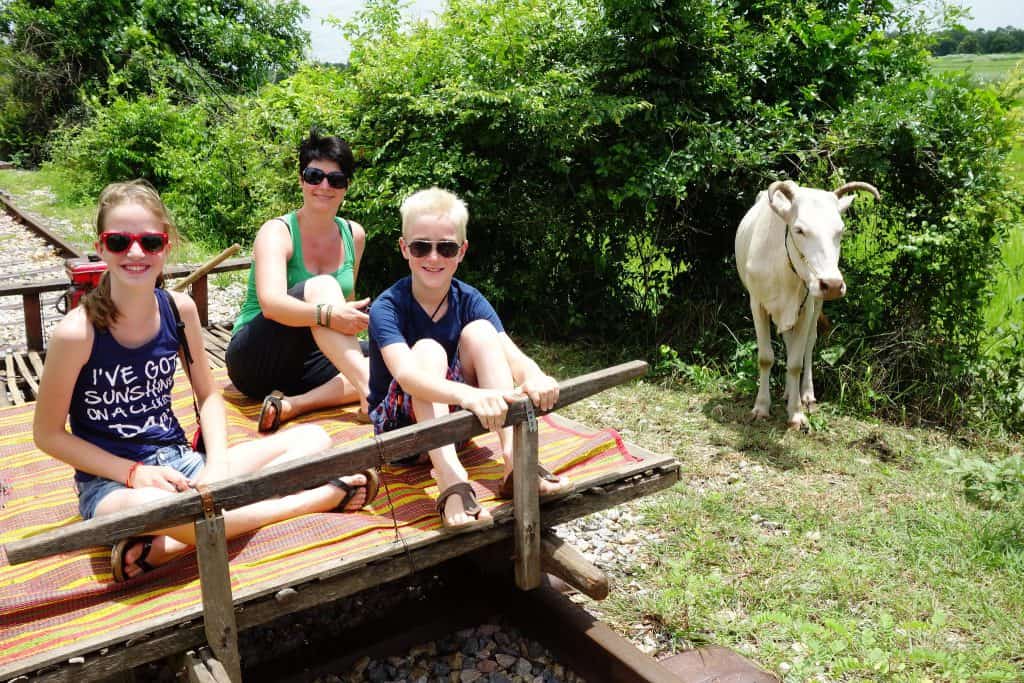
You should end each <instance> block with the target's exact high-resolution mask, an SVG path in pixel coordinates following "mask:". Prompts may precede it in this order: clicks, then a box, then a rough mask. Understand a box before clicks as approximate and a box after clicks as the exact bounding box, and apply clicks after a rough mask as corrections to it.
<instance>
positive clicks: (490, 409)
mask: <svg viewBox="0 0 1024 683" xmlns="http://www.w3.org/2000/svg"><path fill="white" fill-rule="evenodd" d="M463 387H464V395H463V397H462V400H460V401H459V405H461V406H462V407H463V408H465V409H466V410H468V411H469V412H471V413H473V414H474V415H476V416H477V418H478V419H479V420H480V424H482V425H483V426H484V429H486V430H488V431H491V432H496V431H498V430H499V429H501V428H502V427H503V426H504V425H505V414H506V413H508V401H509V398H511V399H513V400H514V399H515V397H514V396H510V397H506V396H505V392H502V391H499V390H497V389H478V388H476V387H471V386H466V385H463Z"/></svg>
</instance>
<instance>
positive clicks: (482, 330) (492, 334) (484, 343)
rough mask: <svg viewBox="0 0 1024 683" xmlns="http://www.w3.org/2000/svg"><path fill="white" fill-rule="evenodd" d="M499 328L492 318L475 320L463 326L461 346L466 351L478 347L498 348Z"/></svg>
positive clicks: (460, 338) (460, 336) (460, 339)
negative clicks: (492, 322)
mask: <svg viewBox="0 0 1024 683" xmlns="http://www.w3.org/2000/svg"><path fill="white" fill-rule="evenodd" d="M497 342H498V330H496V329H495V328H494V325H492V324H491V321H490V320H474V321H473V322H471V323H469V324H468V325H466V326H465V327H464V328H462V334H461V335H459V348H460V349H461V350H464V351H475V350H477V349H497V348H499V347H498V346H497Z"/></svg>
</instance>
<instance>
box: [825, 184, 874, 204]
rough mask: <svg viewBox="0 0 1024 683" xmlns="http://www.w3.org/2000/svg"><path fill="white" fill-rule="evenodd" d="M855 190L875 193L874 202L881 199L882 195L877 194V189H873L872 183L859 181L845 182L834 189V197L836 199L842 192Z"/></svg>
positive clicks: (846, 192) (847, 192)
mask: <svg viewBox="0 0 1024 683" xmlns="http://www.w3.org/2000/svg"><path fill="white" fill-rule="evenodd" d="M857 190H864V191H865V192H870V193H871V194H873V195H875V201H876V202H880V201H882V196H881V195H880V194H878V190H877V189H875V186H874V185H871V184H869V183H860V182H853V183H846V184H845V185H843V186H842V187H840V188H839V189H838V190H836V198H837V199H838V198H839V197H842V196H843V195H844V194H849V193H851V192H856V191H857Z"/></svg>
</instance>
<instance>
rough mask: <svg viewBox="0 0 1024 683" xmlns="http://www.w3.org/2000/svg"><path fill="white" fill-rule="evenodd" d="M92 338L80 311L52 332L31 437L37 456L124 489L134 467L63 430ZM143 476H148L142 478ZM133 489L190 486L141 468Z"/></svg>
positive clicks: (175, 476) (170, 473) (164, 471)
mask: <svg viewBox="0 0 1024 683" xmlns="http://www.w3.org/2000/svg"><path fill="white" fill-rule="evenodd" d="M93 334H94V333H93V329H92V325H91V324H89V322H88V320H87V319H86V317H85V312H84V311H83V310H82V309H81V308H77V309H75V310H73V311H72V312H71V313H69V314H68V315H67V316H66V317H65V318H64V320H62V321H61V322H60V323H59V324H58V325H57V327H56V328H55V329H54V331H53V334H52V335H51V337H50V346H49V349H48V351H47V354H46V364H45V365H44V366H43V376H42V377H41V378H40V380H39V395H38V398H37V402H36V407H35V414H34V416H33V421H32V437H33V439H34V440H35V443H36V446H37V447H38V448H39V450H41V451H43V452H44V453H47V454H49V455H51V456H53V457H55V458H57V459H58V460H61V461H62V462H65V463H67V464H68V465H71V466H72V467H74V468H75V469H77V470H81V471H83V472H88V473H89V474H93V475H96V476H99V477H103V478H105V479H110V480H112V481H117V482H122V483H123V482H125V481H126V480H127V479H128V474H129V472H130V471H131V469H132V466H133V465H134V464H135V463H134V461H132V460H130V459H128V458H122V457H120V456H117V455H114V454H113V453H110V452H108V451H105V450H103V449H102V448H100V447H99V446H95V445H93V444H91V443H89V442H88V441H86V440H85V439H82V438H80V437H77V436H75V435H74V434H72V433H71V432H69V431H68V430H67V429H66V428H65V423H66V422H67V418H68V411H69V410H70V407H71V396H72V394H73V393H74V389H75V383H76V382H77V381H78V375H79V373H81V371H82V368H83V367H84V366H85V364H86V362H87V361H88V360H89V354H90V352H91V351H92V342H93ZM143 470H150V471H149V472H148V473H143ZM133 483H134V484H135V485H137V486H141V485H148V486H156V487H158V488H162V489H164V490H167V491H175V490H183V489H184V488H186V487H187V486H188V480H187V479H185V477H184V476H183V475H181V474H180V473H178V472H175V471H174V470H172V469H170V468H168V467H151V468H150V467H145V468H143V467H139V468H137V471H136V473H135V476H134V477H133Z"/></svg>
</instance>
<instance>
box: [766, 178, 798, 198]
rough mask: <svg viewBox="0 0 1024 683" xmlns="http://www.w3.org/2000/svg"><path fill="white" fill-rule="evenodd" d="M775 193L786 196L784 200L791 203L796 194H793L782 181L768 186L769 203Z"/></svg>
mask: <svg viewBox="0 0 1024 683" xmlns="http://www.w3.org/2000/svg"><path fill="white" fill-rule="evenodd" d="M776 192H781V193H782V194H784V195H786V199H788V200H789V201H790V202H791V203H792V202H793V200H794V199H795V198H796V193H795V192H793V188H792V187H790V186H789V185H787V184H786V181H784V180H776V181H775V182H774V183H772V184H771V185H769V186H768V200H769V201H771V198H772V197H774V196H775V193H776Z"/></svg>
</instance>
